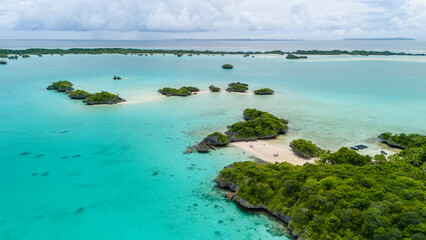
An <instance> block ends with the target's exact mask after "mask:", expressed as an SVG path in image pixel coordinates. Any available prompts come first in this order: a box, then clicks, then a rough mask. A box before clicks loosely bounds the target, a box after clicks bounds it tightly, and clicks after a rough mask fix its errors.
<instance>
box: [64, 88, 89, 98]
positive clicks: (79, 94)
mask: <svg viewBox="0 0 426 240" xmlns="http://www.w3.org/2000/svg"><path fill="white" fill-rule="evenodd" d="M90 95H91V94H90V93H88V92H86V91H83V90H74V91H72V92H70V93H69V94H68V96H69V97H70V98H71V99H86V98H87V97H89V96H90Z"/></svg>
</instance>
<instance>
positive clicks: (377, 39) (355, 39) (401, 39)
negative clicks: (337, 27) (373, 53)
mask: <svg viewBox="0 0 426 240" xmlns="http://www.w3.org/2000/svg"><path fill="white" fill-rule="evenodd" d="M347 40H350V41H358V40H370V41H381V40H390V41H392V40H398V41H406V40H410V41H412V40H416V39H414V38H401V37H399V38H345V39H343V41H347Z"/></svg>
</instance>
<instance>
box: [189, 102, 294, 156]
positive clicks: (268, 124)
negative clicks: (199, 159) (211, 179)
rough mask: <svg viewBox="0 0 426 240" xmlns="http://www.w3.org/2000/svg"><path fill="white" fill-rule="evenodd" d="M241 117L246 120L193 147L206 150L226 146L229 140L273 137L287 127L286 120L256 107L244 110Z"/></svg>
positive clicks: (252, 139) (210, 136) (284, 130)
mask: <svg viewBox="0 0 426 240" xmlns="http://www.w3.org/2000/svg"><path fill="white" fill-rule="evenodd" d="M243 117H244V119H245V120H246V121H245V122H238V123H235V124H233V125H232V126H230V127H228V131H227V132H226V133H225V134H226V135H224V134H221V133H219V132H215V133H212V134H210V135H209V136H207V137H206V138H204V139H203V140H202V141H201V142H200V143H198V144H197V145H195V146H194V147H195V149H196V150H197V151H198V152H208V151H210V149H212V148H214V146H226V145H227V144H228V143H229V142H236V141H254V140H256V139H267V138H275V137H276V136H278V135H279V134H284V133H286V132H287V129H288V127H287V123H288V122H287V121H286V120H284V119H280V118H277V117H275V116H274V115H272V114H270V113H268V112H262V111H259V110H257V109H246V110H244V113H243ZM212 146H213V147H212Z"/></svg>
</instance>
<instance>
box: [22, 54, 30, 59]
mask: <svg viewBox="0 0 426 240" xmlns="http://www.w3.org/2000/svg"><path fill="white" fill-rule="evenodd" d="M29 57H30V55H28V54H24V55H22V58H29Z"/></svg>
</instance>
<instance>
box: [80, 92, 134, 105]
mask: <svg viewBox="0 0 426 240" xmlns="http://www.w3.org/2000/svg"><path fill="white" fill-rule="evenodd" d="M124 101H126V100H124V99H122V98H120V97H119V96H118V95H115V94H112V93H109V92H104V91H102V92H100V93H95V94H92V95H90V96H88V97H87V98H86V100H85V101H83V102H84V103H86V104H87V105H95V104H117V103H120V102H124Z"/></svg>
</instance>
